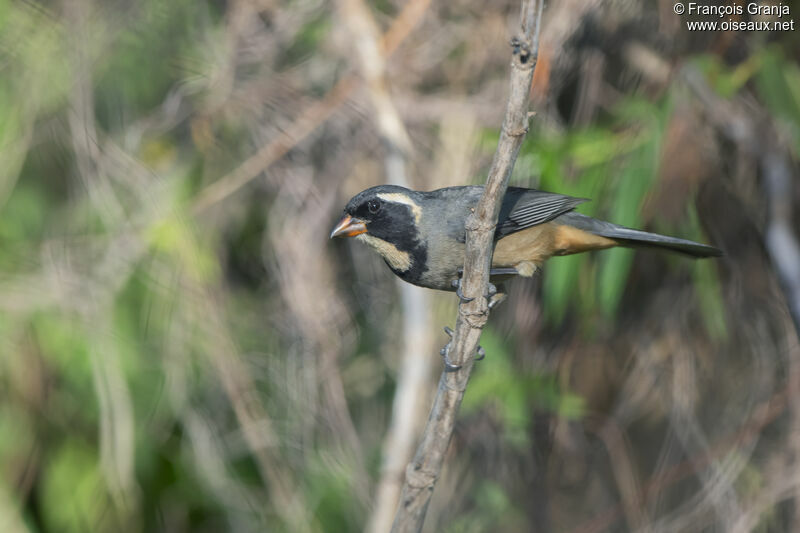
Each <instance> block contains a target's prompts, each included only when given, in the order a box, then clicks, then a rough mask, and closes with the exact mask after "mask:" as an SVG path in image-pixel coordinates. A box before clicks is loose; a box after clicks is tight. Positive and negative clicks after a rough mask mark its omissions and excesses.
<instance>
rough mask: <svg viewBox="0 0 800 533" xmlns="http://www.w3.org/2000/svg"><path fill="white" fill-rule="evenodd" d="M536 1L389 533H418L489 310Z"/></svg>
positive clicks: (524, 122) (518, 41)
mask: <svg viewBox="0 0 800 533" xmlns="http://www.w3.org/2000/svg"><path fill="white" fill-rule="evenodd" d="M542 7H543V2H542V1H541V0H539V1H536V0H523V2H522V13H521V17H520V18H521V28H520V32H519V35H518V36H516V37H514V38H513V39H512V40H511V46H512V60H511V80H510V87H509V89H510V90H509V98H508V105H507V107H506V115H505V119H504V120H503V126H502V130H501V132H500V140H499V142H498V145H497V150H496V152H495V156H494V159H493V160H492V166H491V169H490V170H489V177H488V179H487V181H486V188H485V190H484V193H483V196H481V199H480V201H479V202H478V205H477V207H476V209H475V212H474V213H473V214H472V215H470V216H469V218H468V219H467V223H466V229H467V243H466V245H467V249H466V254H465V257H464V277H463V280H462V281H463V293H464V295H465V296H466V297H467V298H470V297H472V298H474V300H471V301H469V302H465V303H461V305H460V306H459V310H458V318H457V321H456V330H455V334H454V336H453V340H452V345H451V346H452V348H451V350H450V359H451V360H452V362H453V363H454V364H456V365H462V367H461V369H460V370H458V371H456V372H443V373H442V376H441V378H440V379H439V389H438V391H437V393H436V398H435V400H434V403H433V408H432V409H431V414H430V416H429V418H428V423H427V425H426V427H425V431H424V433H423V435H422V442H421V443H420V444H419V447H418V448H417V453H416V456H415V457H414V461H413V462H412V463H411V464H410V465H409V466H408V469H407V471H406V481H405V485H404V486H403V495H402V498H401V500H400V506H399V509H398V511H397V515H396V516H395V520H394V525H393V526H392V531H395V532H406V531H420V530H421V529H422V525H423V522H424V520H425V513H426V511H427V509H428V504H429V502H430V498H431V495H432V494H433V487H434V485H435V484H436V480H437V479H438V477H439V474H440V472H441V470H442V464H443V462H444V455H445V453H446V452H447V448H448V447H449V445H450V439H451V438H452V436H453V427H454V425H455V419H456V415H457V413H458V408H459V406H460V405H461V400H462V398H463V396H464V390H465V389H466V386H467V382H468V381H469V376H470V374H471V372H472V363H473V361H474V357H473V355H474V354H475V351H476V350H477V348H478V340H479V339H480V335H481V331H482V330H483V326H484V325H485V324H486V321H487V319H488V317H489V309H488V306H487V302H486V299H485V298H483V297H482V296H483V294H485V293H486V292H487V287H488V284H489V267H490V265H491V260H492V240H493V237H494V228H495V226H496V225H497V217H498V214H499V212H500V204H501V202H502V199H503V196H504V195H505V192H506V189H507V187H508V179H509V177H510V176H511V171H512V169H513V168H514V162H515V161H516V159H517V154H518V153H519V149H520V146H522V141H523V140H524V138H525V134H526V133H527V132H528V101H529V98H530V90H531V82H532V80H533V71H534V68H535V66H536V59H537V55H538V51H539V35H540V32H541V20H542Z"/></svg>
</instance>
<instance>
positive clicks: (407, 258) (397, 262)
mask: <svg viewBox="0 0 800 533" xmlns="http://www.w3.org/2000/svg"><path fill="white" fill-rule="evenodd" d="M356 240H359V241H361V242H363V243H365V244H367V245H369V246H370V247H372V248H373V249H374V250H375V251H376V252H378V253H379V254H381V257H383V258H384V259H386V262H387V263H389V266H390V267H392V268H393V269H395V270H397V271H398V272H405V271H407V270H408V269H410V268H411V263H412V261H411V254H409V253H408V252H401V251H400V250H398V249H397V246H395V245H394V244H392V243H390V242H386V241H384V240H383V239H379V238H377V237H373V236H372V235H367V234H366V233H362V234H361V235H357V236H356Z"/></svg>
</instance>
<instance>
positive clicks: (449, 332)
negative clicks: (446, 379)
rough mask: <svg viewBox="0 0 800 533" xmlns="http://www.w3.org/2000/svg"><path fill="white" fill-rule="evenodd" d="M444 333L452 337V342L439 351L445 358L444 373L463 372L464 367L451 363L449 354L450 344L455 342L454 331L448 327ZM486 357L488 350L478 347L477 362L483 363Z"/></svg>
mask: <svg viewBox="0 0 800 533" xmlns="http://www.w3.org/2000/svg"><path fill="white" fill-rule="evenodd" d="M444 332H445V333H447V336H448V337H450V342H448V343H447V344H445V345H444V348H442V349H441V350H439V354H441V356H442V357H443V358H444V371H445V372H455V371H457V370H461V367H462V365H455V364H453V363H452V362H451V361H450V357H449V353H450V344H451V342H452V340H453V330H452V329H450V328H449V327H448V326H445V327H444ZM484 357H486V350H484V349H483V346H478V350H477V352H476V356H475V360H476V361H482V360H483V358H484Z"/></svg>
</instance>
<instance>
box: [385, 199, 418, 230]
mask: <svg viewBox="0 0 800 533" xmlns="http://www.w3.org/2000/svg"><path fill="white" fill-rule="evenodd" d="M378 198H380V199H381V200H384V201H386V202H392V203H395V204H403V205H407V206H408V207H410V208H411V212H412V213H414V220H415V221H416V223H417V224H419V221H420V219H421V218H422V208H421V207H420V206H419V205H418V204H417V202H415V201H414V200H412V199H411V198H409V197H408V196H406V195H405V194H403V193H399V192H391V193H380V194H378Z"/></svg>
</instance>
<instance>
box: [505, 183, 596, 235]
mask: <svg viewBox="0 0 800 533" xmlns="http://www.w3.org/2000/svg"><path fill="white" fill-rule="evenodd" d="M587 201H588V200H587V199H585V198H575V197H573V196H565V195H563V194H556V193H552V192H545V191H537V190H534V189H521V188H518V187H509V188H508V192H506V195H505V197H504V198H503V205H502V206H501V208H500V216H499V219H498V223H497V230H496V231H495V238H496V239H499V238H501V237H505V236H506V235H509V234H511V233H514V232H516V231H520V230H523V229H525V228H530V227H531V226H536V225H538V224H544V223H545V222H549V221H550V220H553V219H554V218H556V217H558V216H560V215H563V214H564V213H567V212H569V211H572V210H573V209H575V206H577V205H579V204H582V203H584V202H587Z"/></svg>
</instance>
